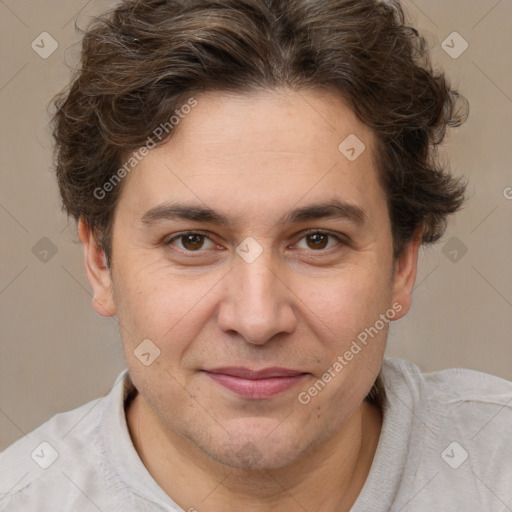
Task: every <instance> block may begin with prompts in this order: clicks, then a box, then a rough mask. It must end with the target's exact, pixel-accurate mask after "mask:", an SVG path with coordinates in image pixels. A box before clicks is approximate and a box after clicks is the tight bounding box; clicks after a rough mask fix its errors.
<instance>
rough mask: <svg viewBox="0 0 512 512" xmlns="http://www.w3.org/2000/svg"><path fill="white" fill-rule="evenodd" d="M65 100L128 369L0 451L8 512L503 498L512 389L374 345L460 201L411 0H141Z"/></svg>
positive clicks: (108, 303) (73, 180)
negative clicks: (410, 14)
mask: <svg viewBox="0 0 512 512" xmlns="http://www.w3.org/2000/svg"><path fill="white" fill-rule="evenodd" d="M461 105H462V106H461ZM56 106H57V111H56V115H55V119H54V136H55V140H56V150H57V177H58V182H59V187H60V192H61V195H62V199H63V205H64V208H65V209H66V211H67V212H68V213H69V214H71V215H72V216H73V217H74V218H75V219H76V220H77V221H78V232H79V236H80V240H81V242H82V244H83V248H84V256H85V266H86V271H87V276H88V279H89V282H90V284H91V287H92V290H93V293H94V301H93V305H94V308H95V310H96V311H97V312H98V313H99V314H100V315H104V316H116V317H117V320H118V322H119V327H120V335H121V339H122V343H123V347H124V352H125V357H126V362H127V370H126V371H124V372H122V373H121V374H120V375H119V378H118V379H117V380H116V382H115V384H114V386H113V388H112V391H111V392H110V394H109V395H108V396H106V397H103V398H99V399H97V400H95V401H93V402H91V403H89V404H86V405H84V406H82V407H79V408H78V409H75V410H74V411H69V412H65V413H62V414H58V415H56V416H55V417H54V418H52V419H51V420H49V421H48V422H47V423H45V424H44V425H42V426H40V427H39V428H38V429H36V430H35V431H34V432H32V433H31V434H30V435H29V437H28V438H25V439H22V440H19V441H18V442H16V443H14V444H13V445H12V446H11V447H9V448H8V449H7V450H6V451H5V452H4V453H3V454H2V456H1V457H0V468H1V471H2V480H1V485H2V488H1V489H0V490H1V492H2V493H3V495H0V510H2V511H4V510H5V511H11V510H13V511H14V510H23V511H36V510H37V511H38V512H41V511H50V510H52V511H54V510H63V511H64V510H66V511H71V510H73V511H76V510H80V511H89V510H101V511H105V512H107V511H109V512H110V511H122V510H123V511H125V510H126V511H133V510H137V511H138V510H141V511H142V510H144V511H146V510H148V511H149V510H151V511H161V510H167V511H171V510H173V511H180V510H188V511H194V510H197V511H200V512H201V511H205V512H217V511H226V510H244V511H245V510H247V511H254V512H259V511H304V510H307V511H315V512H317V511H318V512H335V511H336V512H340V511H341V512H342V511H353V512H362V511H370V510H371V511H380V510H382V511H387V510H393V511H399V510H404V511H405V510H414V511H431V510H461V511H468V510H475V511H477V510H478V511H480V510H482V511H491V510H492V511H494V510H496V511H501V510H506V509H507V508H510V507H512V492H511V488H510V481H512V480H511V479H512V469H511V464H510V462H509V461H510V460H512V448H511V446H512V445H511V443H510V440H511V434H510V423H511V420H512V414H511V404H512V384H511V383H510V382H507V381H505V380H502V379H500V378H497V377H494V376H491V375H487V374H483V373H479V372H475V371H470V370H458V369H454V370H445V371H442V372H437V373H435V374H431V375H424V374H421V372H420V371H419V370H418V368H417V367H416V366H415V365H414V364H413V363H410V362H407V361H401V360H391V359H389V360H388V359H384V360H383V354H384V350H385V345H386V339H387V335H388V330H389V324H390V322H391V321H393V320H396V319H398V318H401V317H403V316H404V315H405V314H406V313H407V311H408V310H409V308H410V305H411V300H412V290H413V287H414V283H415V278H416V267H417V257H418V249H419V246H420V245H421V244H422V243H432V242H434V241H436V240H437V239H439V238H440V236H441V235H442V234H443V231H444V226H445V222H446V217H447V216H448V215H449V214H451V213H454V212H455V211H457V210H458V209H459V208H460V206H461V205H462V203H463V199H464V185H463V184H462V183H460V182H459V181H457V180H455V179H454V178H452V177H451V176H450V175H448V174H447V173H445V172H444V169H443V168H441V167H440V165H439V164H438V163H437V162H436V159H435V151H434V148H435V145H436V144H438V143H439V142H441V141H442V140H443V136H444V132H445V128H446V126H447V125H451V126H457V125H459V124H461V123H462V121H463V120H464V118H465V115H466V111H465V110H464V106H465V104H464V98H463V97H461V96H459V95H458V93H457V92H456V91H454V90H453V89H451V88H450V87H449V85H448V82H447V81H446V79H445V77H444V76H443V75H435V74H434V73H433V71H432V69H431V67H430V63H429V61H428V56H427V55H426V53H425V50H424V48H423V46H422V39H421V38H420V37H419V35H418V34H417V32H416V31H415V30H414V29H412V28H410V27H408V26H406V25H405V21H404V17H403V12H402V10H401V7H400V5H399V3H398V2H397V1H392V2H386V3H384V2H377V1H374V0H359V1H350V0H315V2H311V1H309V0H281V1H280V0H275V1H272V0H267V1H264V0H236V1H235V0H232V1H231V0H228V1H225V2H221V3H219V2H215V1H213V0H191V1H189V2H179V1H160V0H146V1H135V0H129V1H125V2H123V3H122V4H121V5H120V6H119V7H118V8H117V9H116V10H115V11H114V12H113V13H111V14H109V15H106V16H104V17H103V18H102V19H100V20H98V21H96V22H95V23H94V24H93V25H92V26H91V27H90V28H89V30H88V31H87V33H86V34H85V37H84V41H83V56H82V64H81V67H80V69H79V71H78V73H77V74H76V76H75V77H74V78H73V81H72V83H71V85H70V88H69V90H67V91H66V92H64V93H63V94H62V95H61V96H60V97H59V98H58V99H57V101H56ZM448 342H449V340H447V343H448Z"/></svg>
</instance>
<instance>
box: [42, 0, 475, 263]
mask: <svg viewBox="0 0 512 512" xmlns="http://www.w3.org/2000/svg"><path fill="white" fill-rule="evenodd" d="M280 86H286V87H290V88H292V89H294V90H297V91H298V90H301V89H307V88H324V89H326V90H330V91H334V92H335V93H336V94H338V95H339V97H340V98H343V99H344V100H345V101H346V102H347V104H348V105H349V106H350V108H352V109H353V111H354V112H355V114H356V115H357V116H358V118H359V119H360V120H361V121H362V122H363V123H365V124H366V125H367V126H369V127H370V128H371V129H372V130H373V133H374V134H375V136H376V141H377V143H376V149H375V153H376V154H375V155H374V157H375V161H376V162H377V171H378V174H379V179H380V183H381V184H382V186H383V189H384V191H385V193H386V196H387V201H388V208H389V212H390V221H391V227H392V236H393V248H394V255H395V257H397V256H398V255H400V254H401V252H402V250H403V248H404V247H405V245H406V243H407V242H409V241H411V240H412V239H414V238H415V237H417V236H418V233H419V232H420V231H419V229H422V231H421V242H422V243H425V244H429V243H433V242H435V241H437V240H438V239H439V238H440V237H441V236H442V235H443V233H444V231H445V229H446V218H447V216H448V215H449V214H452V213H454V212H455V211H457V210H458V209H459V208H460V207H461V206H462V205H463V203H464V201H465V198H464V194H465V188H466V184H465V183H463V180H462V178H459V179H455V178H454V177H453V176H451V175H450V174H449V173H448V172H447V169H446V167H445V166H444V165H443V164H441V163H440V162H439V158H438V151H437V146H438V145H439V144H440V143H441V142H442V141H443V139H444V136H445V131H446V128H447V126H450V127H456V126H459V125H461V124H462V123H463V122H464V121H465V119H466V118H467V115H468V111H469V105H468V102H467V100H466V98H465V97H464V96H463V95H461V94H459V93H458V92H457V91H456V90H454V89H452V88H451V87H450V85H449V83H448V81H447V79H446V77H445V75H444V73H442V72H435V71H434V70H433V68H432V64H431V61H430V57H429V51H428V48H427V43H426V40H425V39H424V38H423V37H422V36H420V35H419V34H418V32H417V30H416V29H414V28H413V27H411V26H408V25H406V21H405V14H404V11H403V8H402V6H401V4H400V2H399V0H387V1H385V2H384V1H379V0H222V1H221V0H187V1H180V0H127V1H124V2H123V3H122V4H121V5H120V6H119V7H117V8H116V9H114V10H112V11H111V12H108V13H106V14H104V15H102V16H100V17H98V18H95V19H94V20H93V21H92V22H91V24H90V25H89V27H88V29H87V30H86V31H85V34H84V37H83V41H82V54H81V62H80V65H79V66H78V67H77V69H76V70H75V73H74V75H73V77H72V80H71V82H70V84H69V86H68V88H66V90H64V91H63V92H61V93H60V94H59V95H58V96H57V97H56V98H55V99H54V106H55V114H54V117H53V119H52V129H53V136H54V140H55V160H56V163H55V166H56V175H57V179H58V185H59V190H60V194H61V197H62V204H63V209H64V210H65V211H66V212H67V213H68V215H71V216H73V217H74V218H75V220H78V219H79V218H83V220H84V221H85V222H86V223H87V224H88V225H89V226H90V227H91V228H92V229H93V230H94V232H95V234H96V235H97V238H98V240H99V242H100V245H101V247H102V249H103V250H104V252H105V255H106V257H107V262H108V263H109V265H110V263H111V253H112V246H111V239H112V222H113V213H114V209H115V206H116V203H117V201H118V199H119V196H120V193H121V191H122V183H120V185H119V186H116V187H111V188H112V190H109V193H108V194H103V195H102V196H100V197H98V194H96V193H95V190H98V188H101V187H103V186H104V184H105V183H107V182H108V181H109V180H110V179H111V178H112V177H113V176H115V174H116V172H118V171H119V169H120V167H121V166H122V164H123V159H126V157H127V155H129V154H130V153H131V152H133V151H135V150H136V149H137V148H140V147H141V146H142V145H143V144H144V143H145V141H146V140H148V137H150V136H151V134H152V133H153V132H154V130H155V127H156V126H158V125H160V124H163V123H166V122H168V119H169V116H170V115H171V113H173V112H175V111H177V110H178V109H180V107H181V106H182V105H183V104H185V103H186V100H187V99H189V98H190V97H191V96H192V95H194V94H200V93H201V92H206V91H213V90H218V91H232V92H239V93H244V94H250V93H251V91H252V92H255V91H257V90H261V89H269V88H274V87H280ZM172 135H173V130H169V133H168V134H167V135H166V137H165V138H164V139H163V140H162V141H161V142H165V141H166V140H168V139H169V138H170V137H172Z"/></svg>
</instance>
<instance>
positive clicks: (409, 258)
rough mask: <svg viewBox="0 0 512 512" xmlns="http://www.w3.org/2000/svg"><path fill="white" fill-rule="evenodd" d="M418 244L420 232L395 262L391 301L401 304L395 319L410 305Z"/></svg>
mask: <svg viewBox="0 0 512 512" xmlns="http://www.w3.org/2000/svg"><path fill="white" fill-rule="evenodd" d="M420 245H421V233H419V234H416V236H415V237H414V238H413V240H412V241H411V242H409V243H408V244H407V245H406V247H405V248H404V250H403V252H402V254H401V255H400V256H399V257H398V259H397V260H396V262H395V275H394V279H393V303H399V304H400V305H401V306H402V309H401V310H400V312H399V313H398V314H397V315H396V316H395V318H394V319H395V320H398V319H399V318H402V317H403V316H405V315H406V314H407V312H408V311H409V309H410V307H411V303H412V291H413V289H414V284H415V282H416V274H417V268H418V253H419V248H420Z"/></svg>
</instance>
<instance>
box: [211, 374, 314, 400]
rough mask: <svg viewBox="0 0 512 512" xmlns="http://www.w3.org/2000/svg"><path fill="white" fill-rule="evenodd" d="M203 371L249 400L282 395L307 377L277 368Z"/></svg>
mask: <svg viewBox="0 0 512 512" xmlns="http://www.w3.org/2000/svg"><path fill="white" fill-rule="evenodd" d="M203 371H204V372H205V373H206V374H207V375H208V377H210V378H211V379H212V380H214V381H215V382H217V383H218V384H220V385H222V386H223V387H225V388H227V389H229V390H230V391H232V392H234V393H236V394H237V395H239V396H241V397H243V398H249V399H264V398H270V397H272V396H274V395H277V394H279V393H283V392H284V391H287V390H288V389H290V388H292V387H294V386H295V385H296V384H298V383H299V382H300V381H302V380H303V378H304V377H305V376H306V375H308V374H307V372H302V371H298V370H292V369H289V368H281V367H277V366H274V367H270V368H263V369H261V370H251V369H249V368H244V367H235V366H226V367H221V368H212V369H208V370H203Z"/></svg>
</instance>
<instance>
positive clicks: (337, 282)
mask: <svg viewBox="0 0 512 512" xmlns="http://www.w3.org/2000/svg"><path fill="white" fill-rule="evenodd" d="M297 286H300V287H301V291H300V292H299V293H298V295H299V296H300V297H301V298H302V297H304V299H303V300H304V304H305V305H306V306H307V308H309V309H310V310H311V311H312V312H314V314H315V315H314V318H315V322H316V323H317V324H318V325H320V326H322V325H323V326H324V328H325V330H326V332H327V333H330V336H331V337H332V335H334V336H335V338H336V339H338V340H347V339H348V338H349V337H354V336H356V335H357V334H358V333H359V332H360V331H361V330H363V329H364V328H365V327H369V326H370V325H373V324H374V323H375V321H376V320H377V319H378V318H379V315H380V314H381V313H385V311H386V310H387V309H388V308H389V303H390V300H391V297H392V287H391V282H390V270H389V269H387V268H386V269H377V268H376V266H371V265H368V266H363V265H361V266H357V267H356V266H352V267H350V268H346V269H344V270H343V271H341V272H337V273H332V275H331V276H326V277H324V278H322V279H320V280H317V281H316V282H315V286H314V287H313V286H311V280H310V279H307V278H304V279H303V280H302V281H301V284H300V285H299V284H297Z"/></svg>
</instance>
